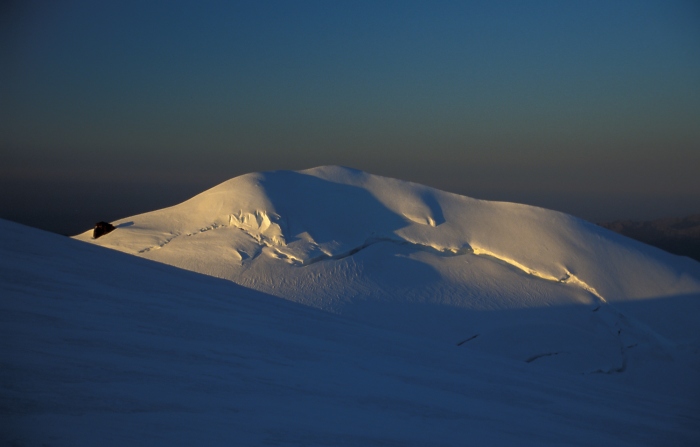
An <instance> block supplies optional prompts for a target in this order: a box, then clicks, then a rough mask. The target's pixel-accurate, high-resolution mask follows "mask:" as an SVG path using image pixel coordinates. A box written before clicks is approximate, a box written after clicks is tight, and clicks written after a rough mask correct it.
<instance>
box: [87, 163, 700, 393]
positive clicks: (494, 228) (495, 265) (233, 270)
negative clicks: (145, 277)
mask: <svg viewBox="0 0 700 447" xmlns="http://www.w3.org/2000/svg"><path fill="white" fill-rule="evenodd" d="M113 224H114V225H115V226H116V227H117V229H116V230H115V231H113V232H112V233H110V234H108V235H105V236H103V237H102V238H100V239H99V240H94V239H92V236H91V232H89V231H88V232H85V233H83V234H81V235H79V236H76V238H77V239H79V240H82V241H86V242H90V243H95V244H98V245H101V246H104V247H109V248H113V249H117V250H120V251H123V252H126V253H130V254H134V255H137V256H141V257H144V258H147V259H151V260H155V261H159V262H163V263H166V264H170V265H173V266H177V267H181V268H184V269H188V270H192V271H195V272H199V273H204V274H207V275H211V276H216V277H219V278H224V279H228V280H231V281H234V282H236V283H238V284H241V285H244V286H246V287H250V288H254V289H257V290H259V291H262V292H266V293H269V294H272V295H275V296H278V297H283V298H286V299H289V300H292V301H296V302H299V303H303V304H306V305H310V306H313V307H317V308H319V309H323V310H328V311H331V312H335V313H339V314H343V315H347V316H351V317H353V318H356V319H360V320H362V321H365V322H368V323H371V324H374V325H378V326H382V327H385V328H390V329H393V330H398V331H403V332H406V333H410V334H411V335H420V336H425V337H430V338H433V339H436V340H440V341H443V342H446V343H451V344H455V345H460V346H461V347H463V348H464V349H470V350H474V349H477V350H482V351H487V352H491V353H496V354H499V355H504V356H507V357H510V358H513V359H517V360H520V361H523V362H526V363H528V364H537V365H543V366H551V367H554V368H559V369H564V370H568V371H573V372H577V373H585V374H599V373H610V374H614V373H621V372H626V377H627V378H628V379H630V380H633V378H634V380H655V379H653V378H652V377H653V375H651V376H650V375H649V374H648V371H647V370H646V369H645V367H643V366H642V365H646V366H648V365H649V362H648V359H649V358H659V359H665V361H668V362H673V361H674V359H675V360H678V361H681V362H683V363H684V364H688V365H692V367H690V368H691V369H688V370H686V372H688V371H693V373H692V374H694V373H695V372H696V369H695V368H697V363H698V352H697V347H698V346H699V345H700V335H699V333H698V329H697V324H696V320H697V316H698V314H699V313H698V312H699V310H700V305H699V303H700V300H699V298H698V297H700V264H698V263H697V262H695V261H692V260H690V259H687V258H681V257H677V256H673V255H670V254H667V253H665V252H662V251H661V250H658V249H655V248H652V247H649V246H646V245H644V244H641V243H637V242H635V241H632V240H630V239H627V238H625V237H622V236H619V235H617V234H614V233H612V232H610V231H608V230H605V229H602V228H600V227H597V226H595V225H593V224H590V223H588V222H585V221H583V220H580V219H577V218H574V217H572V216H569V215H566V214H563V213H559V212H555V211H550V210H545V209H541V208H537V207H532V206H526V205H519V204H514V203H502V202H488V201H482V200H476V199H472V198H468V197H464V196H460V195H456V194H451V193H447V192H443V191H439V190H436V189H433V188H429V187H426V186H422V185H418V184H414V183H409V182H405V181H401V180H396V179H392V178H386V177H380V176H376V175H372V174H368V173H365V172H361V171H357V170H353V169H349V168H343V167H335V166H328V167H319V168H315V169H310V170H306V171H299V172H292V171H276V172H266V173H253V174H247V175H243V176H240V177H236V178H234V179H231V180H229V181H227V182H224V183H222V184H220V185H218V186H216V187H214V188H212V189H210V190H208V191H205V192H203V193H201V194H199V195H197V196H195V197H193V198H192V199H190V200H188V201H186V202H183V203H181V204H179V205H176V206H173V207H170V208H166V209H162V210H158V211H153V212H150V213H145V214H141V215H137V216H133V217H128V218H125V219H121V220H119V221H116V222H113ZM639 303H645V304H643V305H638V304H639ZM664 303H666V304H664ZM671 303H674V304H673V306H671ZM652 363H653V364H655V365H656V363H655V362H652ZM657 366H658V365H657ZM640 368H641V369H640ZM680 369H683V368H680Z"/></svg>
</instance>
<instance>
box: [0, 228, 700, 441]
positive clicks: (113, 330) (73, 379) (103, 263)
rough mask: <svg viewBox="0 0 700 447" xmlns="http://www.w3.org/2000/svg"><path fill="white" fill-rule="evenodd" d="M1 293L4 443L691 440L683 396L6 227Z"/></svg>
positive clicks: (0, 243) (698, 431)
mask: <svg viewBox="0 0 700 447" xmlns="http://www.w3.org/2000/svg"><path fill="white" fill-rule="evenodd" d="M134 220H135V221H136V220H139V219H134ZM136 225H137V224H136V223H135V224H134V227H135V226H136ZM125 228H129V227H125ZM123 229H124V228H122V229H119V230H117V231H118V232H117V233H115V235H119V232H121V231H122V230H123ZM213 234H216V233H213ZM389 246H392V247H393V246H394V245H393V244H390V245H389ZM380 247H381V245H380V246H377V247H372V248H370V249H377V248H380ZM402 247H403V246H402ZM404 248H405V247H404ZM421 253H429V254H431V256H432V253H431V252H421ZM264 256H266V255H264ZM440 259H443V258H440ZM476 259H480V258H476ZM415 262H418V261H415ZM317 264H321V263H320V262H319V263H317ZM496 265H498V264H496ZM561 287H563V286H561ZM0 290H1V291H2V294H1V295H0V343H1V346H2V348H1V351H0V352H2V356H1V357H0V362H1V363H2V367H1V368H0V408H1V410H2V418H0V444H2V445H13V446H17V445H21V446H41V445H51V446H81V445H86V446H87V445H101V446H123V445H134V446H137V445H144V446H145V445H148V446H151V445H168V446H178V445H183V446H185V445H187V446H190V445H211V446H218V445H275V446H296V445H305V446H316V445H323V446H348V445H363V446H394V445H395V446H399V445H400V446H425V445H431V446H438V447H439V446H464V445H489V446H501V445H502V446H510V445H522V446H527V445H533V446H535V445H536V446H543V445H567V446H593V445H595V446H605V445H610V446H612V445H614V446H641V445H650V446H651V445H674V446H684V445H688V446H690V445H697V444H698V442H699V441H700V428H699V427H700V424H698V417H699V413H698V406H697V402H698V401H697V399H696V398H697V395H693V394H692V393H689V392H688V391H687V390H686V391H685V392H683V393H677V394H673V393H659V392H658V390H655V389H653V388H638V387H634V386H630V385H626V384H624V383H617V382H610V381H608V380H607V379H608V378H609V377H611V376H602V375H575V376H572V375H570V374H565V373H559V372H554V371H547V370H543V369H538V368H537V366H536V362H532V363H525V362H521V361H515V360H507V359H499V358H495V357H492V356H489V355H486V354H483V353H479V352H475V351H472V350H465V349H463V347H462V346H456V345H455V344H446V343H442V342H441V341H439V340H435V339H433V338H429V337H417V336H411V335H406V334H402V333H399V332H396V331H389V330H384V329H381V328H376V327H373V326H371V325H367V324H364V323H361V322H358V321H357V320H354V319H349V318H345V317H342V316H337V315H333V314H330V313H327V312H323V311H320V310H317V309H314V308H311V307H308V306H301V305H299V304H296V303H293V302H290V301H287V300H282V299H279V298H276V297H273V296H270V295H267V294H264V293H262V292H258V291H255V290H251V289H246V288H243V287H241V286H238V285H236V284H234V283H232V282H230V281H223V280H220V279H216V278H212V277H208V276H204V275H199V274H196V273H192V272H188V271H183V270H180V269H178V268H174V267H171V266H167V265H164V264H159V263H154V262H151V261H148V260H144V259H138V258H136V257H133V256H127V255H125V254H122V253H118V252H114V251H111V250H104V249H103V248H100V247H94V246H90V245H88V244H82V243H79V242H77V241H74V240H70V239H69V238H64V237H61V236H57V235H54V234H50V233H45V232H42V231H38V230H33V229H30V228H27V227H23V226H21V225H18V224H13V223H10V222H7V221H2V220H0ZM495 317H496V316H495V315H494V318H495ZM470 343H471V342H470Z"/></svg>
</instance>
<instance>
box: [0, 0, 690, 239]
mask: <svg viewBox="0 0 700 447" xmlns="http://www.w3.org/2000/svg"><path fill="white" fill-rule="evenodd" d="M0 57H1V61H2V63H1V64H0V76H1V78H0V81H1V82H0V160H2V161H1V162H0V218H6V219H10V220H14V221H18V222H21V223H25V224H28V225H31V226H35V227H39V228H44V229H47V230H50V231H55V232H58V233H62V234H76V233H78V232H82V231H84V230H87V229H88V228H90V227H92V226H93V225H94V223H95V222H97V221H101V220H107V221H109V220H115V219H117V218H120V217H126V216H129V215H134V214H137V213H141V212H146V211H150V210H153V209H157V208H162V207H165V206H170V205H174V204H176V203H179V202H181V201H183V200H185V199H187V198H189V197H191V196H193V195H195V194H197V193H199V192H201V191H203V190H205V189H208V188H210V187H212V186H215V185H216V184H218V183H220V182H222V181H225V180H227V179H229V178H232V177H235V176H238V175H241V174H244V173H247V172H254V171H266V170H277V169H294V170H297V169H305V168H310V167H314V166H319V165H328V164H335V165H344V166H350V167H354V168H357V169H362V170H365V171H369V172H372V173H375V174H380V175H387V176H391V177H397V178H401V179H405V180H410V181H414V182H419V183H423V184H427V185H430V186H434V187H437V188H440V189H443V190H447V191H451V192H455V193H458V194H464V195H468V196H470V197H475V198H481V199H488V200H505V201H513V202H520V203H527V204H532V205H537V206H543V207H546V208H551V209H556V210H559V211H564V212H567V213H570V214H574V215H576V216H579V217H582V218H584V219H588V220H592V221H607V220H615V219H628V218H630V219H652V218H659V217H671V216H683V215H688V214H694V213H700V175H698V172H700V3H698V2H697V1H670V0H669V1H650V0H637V1H625V0H620V1H614V2H611V1H580V2H574V1H570V2H569V1H566V2H561V1H500V2H499V1H454V2H441V1H430V2H428V1H422V2H419V1H411V0H403V1H382V0H374V1H341V0H339V1H330V2H329V1H279V2H278V1H230V2H224V1H222V2H205V1H199V2H178V1H158V0H154V1H148V2H142V1H119V2H95V1H71V0H65V1H61V2H53V1H33V0H26V1H9V2H3V4H2V6H0Z"/></svg>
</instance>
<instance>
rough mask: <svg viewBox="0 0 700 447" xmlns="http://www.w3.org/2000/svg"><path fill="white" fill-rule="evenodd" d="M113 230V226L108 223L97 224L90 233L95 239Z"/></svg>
mask: <svg viewBox="0 0 700 447" xmlns="http://www.w3.org/2000/svg"><path fill="white" fill-rule="evenodd" d="M112 230H114V225H112V224H111V223H108V222H97V223H96V224H95V229H94V230H93V231H92V237H93V238H95V239H97V238H98V237H100V236H104V235H105V234H107V233H109V232H110V231H112Z"/></svg>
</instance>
